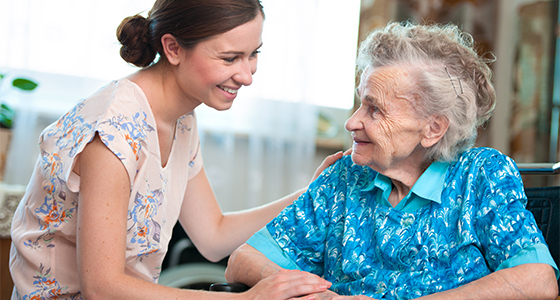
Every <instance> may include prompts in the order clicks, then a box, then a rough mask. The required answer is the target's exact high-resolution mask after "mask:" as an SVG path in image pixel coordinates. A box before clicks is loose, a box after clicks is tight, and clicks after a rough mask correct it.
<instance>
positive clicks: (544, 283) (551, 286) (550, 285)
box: [421, 264, 558, 300]
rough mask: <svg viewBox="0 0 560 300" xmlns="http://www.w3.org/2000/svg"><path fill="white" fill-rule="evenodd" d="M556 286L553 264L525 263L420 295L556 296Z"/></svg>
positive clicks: (430, 298) (495, 298)
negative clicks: (449, 288) (447, 288)
mask: <svg viewBox="0 0 560 300" xmlns="http://www.w3.org/2000/svg"><path fill="white" fill-rule="evenodd" d="M557 296H558V287H557V282H556V276H555V274H554V270H553V268H552V267H550V266H549V265H546V264H524V265H519V266H516V267H513V268H508V269H503V270H500V271H497V272H494V273H492V274H490V275H488V276H485V277H483V278H481V279H479V280H476V281H473V282H471V283H469V284H466V285H464V286H461V287H459V288H457V289H453V290H449V291H445V292H441V293H437V294H433V295H430V296H426V297H422V298H421V299H422V300H424V299H425V300H436V299H442V300H449V299H492V300H499V299H505V300H506V299H507V300H511V299H556V297H557Z"/></svg>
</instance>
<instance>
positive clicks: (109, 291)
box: [77, 137, 324, 300]
mask: <svg viewBox="0 0 560 300" xmlns="http://www.w3.org/2000/svg"><path fill="white" fill-rule="evenodd" d="M77 163H78V164H79V166H77V170H78V171H79V175H80V199H79V201H80V203H79V206H78V225H77V226H78V235H77V255H78V262H77V263H78V276H79V279H80V288H81V292H82V295H83V297H84V298H85V299H193V298H196V299H220V297H223V298H224V299H258V298H259V297H267V298H268V299H269V300H271V299H273V298H274V297H271V295H275V296H276V299H285V298H289V297H293V296H297V295H299V294H298V292H297V290H298V289H299V288H300V287H297V286H289V285H286V284H284V282H285V281H288V282H293V281H294V279H293V278H296V279H301V278H308V277H310V276H309V275H308V274H300V273H302V272H300V273H297V272H293V273H290V274H288V275H286V276H276V278H271V280H268V281H266V282H263V283H262V284H259V285H258V286H255V287H254V288H253V289H251V290H250V291H248V292H246V293H243V294H224V293H211V292H204V291H194V290H183V289H175V288H170V287H165V286H162V285H158V284H154V283H151V282H146V281H143V280H141V279H137V278H135V277H132V276H129V275H127V274H125V263H126V262H125V252H126V247H127V245H126V222H127V210H128V201H129V196H130V187H129V186H130V184H129V180H128V175H127V172H126V170H125V168H124V166H123V165H122V163H121V162H120V160H119V159H118V158H117V157H116V156H115V155H114V154H113V153H112V152H111V151H110V150H109V149H108V148H107V147H105V145H104V144H103V143H102V142H101V140H100V139H99V137H95V139H94V140H93V141H92V142H91V143H89V144H88V145H87V146H86V148H85V149H84V151H83V152H82V153H81V154H80V157H79V160H78V162H77ZM198 214H201V215H202V214H204V212H200V211H199V212H198ZM202 226H204V224H200V228H202ZM193 230H194V231H196V227H194V228H193ZM314 280H315V281H314ZM320 280H321V279H320V278H313V277H311V279H306V282H310V286H311V288H310V289H311V290H315V291H317V292H318V291H321V290H324V289H323V288H321V287H320V286H319V282H320ZM316 286H317V287H316ZM267 295H270V296H267Z"/></svg>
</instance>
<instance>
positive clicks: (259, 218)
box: [197, 189, 305, 260]
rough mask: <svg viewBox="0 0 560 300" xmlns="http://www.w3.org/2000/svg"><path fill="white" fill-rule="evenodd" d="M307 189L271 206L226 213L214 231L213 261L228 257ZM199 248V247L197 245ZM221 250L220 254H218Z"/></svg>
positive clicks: (272, 203) (270, 204)
mask: <svg viewBox="0 0 560 300" xmlns="http://www.w3.org/2000/svg"><path fill="white" fill-rule="evenodd" d="M304 191H305V189H302V190H299V191H297V192H295V193H293V194H291V195H288V196H286V197H284V198H281V199H279V200H276V201H274V202H271V203H269V204H266V205H263V206H260V207H256V208H252V209H248V210H244V211H238V212H230V213H225V214H224V215H223V217H222V218H221V220H220V221H219V223H218V226H217V227H216V230H215V231H214V233H215V237H214V238H212V239H211V241H213V242H214V245H212V246H211V247H210V248H211V249H214V252H215V253H214V257H210V259H213V260H216V259H217V260H219V259H221V258H223V257H226V256H228V255H230V254H231V252H233V250H235V249H237V248H238V247H239V246H240V245H242V244H243V243H245V242H246V241H247V240H248V239H249V238H250V237H251V236H252V235H253V234H255V233H256V232H257V231H259V230H260V229H261V228H263V227H264V226H265V225H266V224H267V223H268V222H270V221H271V220H272V219H274V218H275V217H276V216H277V215H278V214H279V213H280V212H281V211H282V210H283V209H284V208H285V207H286V206H288V205H290V204H292V202H293V201H294V200H295V199H297V197H299V195H301V194H302V193H303V192H304ZM197 246H198V245H197ZM217 249H219V253H217Z"/></svg>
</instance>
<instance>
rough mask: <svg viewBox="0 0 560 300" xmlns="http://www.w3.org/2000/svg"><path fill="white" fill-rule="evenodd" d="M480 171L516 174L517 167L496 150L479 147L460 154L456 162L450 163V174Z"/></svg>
mask: <svg viewBox="0 0 560 300" xmlns="http://www.w3.org/2000/svg"><path fill="white" fill-rule="evenodd" d="M481 169H483V170H485V171H486V172H493V171H500V170H502V171H504V170H507V171H508V172H517V165H516V164H515V162H514V161H513V160H512V159H511V158H510V157H508V156H507V155H504V154H502V153H501V152H500V151H498V150H496V149H492V148H485V147H480V148H472V149H469V150H467V151H465V152H464V153H463V154H461V156H460V157H459V158H458V160H457V161H455V162H454V163H452V165H451V167H450V172H453V171H463V172H478V171H480V170H481Z"/></svg>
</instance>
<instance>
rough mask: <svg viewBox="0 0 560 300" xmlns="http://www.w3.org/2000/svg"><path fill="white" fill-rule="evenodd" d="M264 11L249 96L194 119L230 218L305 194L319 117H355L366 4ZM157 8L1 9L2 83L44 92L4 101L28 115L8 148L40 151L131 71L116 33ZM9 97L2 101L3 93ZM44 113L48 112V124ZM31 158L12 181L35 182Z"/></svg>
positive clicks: (91, 3) (17, 159)
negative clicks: (332, 112) (45, 138)
mask: <svg viewBox="0 0 560 300" xmlns="http://www.w3.org/2000/svg"><path fill="white" fill-rule="evenodd" d="M262 3H263V6H264V9H265V14H266V20H265V25H264V33H263V43H264V44H263V47H262V48H261V50H262V52H261V54H260V56H259V65H258V71H257V73H256V74H255V76H254V78H253V85H252V86H250V87H244V88H242V89H241V90H240V94H239V96H238V99H236V101H235V103H234V105H233V107H232V108H231V109H230V110H229V111H225V112H217V111H214V110H211V109H208V108H207V107H199V108H197V109H196V111H197V115H198V120H199V131H200V134H201V139H202V153H203V157H204V164H205V168H206V169H207V172H208V174H209V177H210V182H211V183H212V185H213V187H214V189H215V192H216V194H217V196H218V200H219V201H220V204H221V205H222V207H223V209H224V210H226V211H230V210H238V209H244V208H248V207H253V206H255V205H259V204H262V203H266V202H268V201H271V200H274V199H276V198H278V197H281V196H284V195H286V194H288V193H290V192H293V191H295V190H296V189H298V188H301V187H303V186H305V185H307V183H308V182H309V180H310V178H311V174H312V173H313V171H314V169H315V167H316V165H314V163H313V161H314V154H315V135H316V130H317V114H318V110H319V108H320V106H330V107H337V108H343V109H349V108H351V106H352V103H353V90H354V62H355V51H356V45H357V36H358V21H359V7H360V1H359V0H349V1H344V2H343V3H342V2H341V1H336V0H282V1H279V0H263V1H262ZM152 4H153V0H117V1H114V0H0V39H1V40H2V43H0V74H2V73H9V75H13V76H30V77H31V78H32V79H35V80H36V81H38V82H39V88H38V89H37V90H36V91H34V92H33V93H32V94H29V95H25V96H22V95H18V92H15V93H11V94H10V96H9V97H7V101H11V103H12V104H14V105H15V106H17V107H22V108H21V109H20V114H19V119H18V120H16V121H17V123H16V128H14V135H15V137H14V139H13V141H12V149H35V148H36V147H37V146H36V142H37V136H38V133H39V132H40V129H42V128H43V127H44V126H46V125H47V124H48V123H49V122H51V121H53V120H54V119H55V118H57V117H58V116H60V115H61V114H62V113H63V112H64V111H66V110H67V109H68V108H69V107H71V106H72V105H74V104H75V103H76V102H77V101H78V100H79V99H80V98H83V97H85V96H87V95H89V94H90V93H91V92H93V91H94V90H95V88H94V87H96V88H97V87H100V86H101V85H102V83H103V82H107V81H109V80H112V79H116V78H119V77H122V76H125V75H127V74H129V73H131V72H133V71H134V70H135V69H134V68H132V67H130V66H128V65H127V64H126V63H125V62H124V61H122V59H120V57H119V54H118V49H119V45H118V42H117V40H116V38H115V31H116V28H117V26H118V24H119V23H120V21H121V20H122V19H123V18H124V17H126V16H130V15H134V14H136V13H141V12H144V13H146V12H147V11H148V10H149V9H150V7H151V6H152ZM54 74H56V75H54ZM51 75H52V76H51ZM52 78H56V80H53V79H52ZM3 86H4V91H5V90H6V89H7V87H6V82H5V83H4V85H3ZM76 86H77V87H79V88H76ZM2 93H3V92H2V90H0V97H2ZM21 97H24V98H33V99H32V100H25V99H21V100H23V101H33V103H35V104H36V105H33V106H30V105H28V104H29V103H31V102H27V103H22V101H20V99H19V98H21ZM0 100H2V98H0ZM38 103H41V104H40V105H39V104H38ZM39 106H40V107H45V108H48V109H47V110H48V111H49V113H48V114H47V116H45V113H44V110H45V109H42V108H39V109H36V108H35V107H39ZM24 119H25V121H24ZM24 152H25V151H18V150H14V151H10V157H9V162H8V168H9V172H7V174H6V181H10V183H16V184H26V183H27V180H28V179H29V176H30V174H31V167H29V166H28V162H29V161H32V163H31V165H32V164H33V163H34V162H35V158H36V157H35V156H36V154H35V153H33V154H30V153H24ZM28 152H29V151H28ZM23 162H26V163H23ZM21 166H24V167H23V168H22V167H21Z"/></svg>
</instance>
